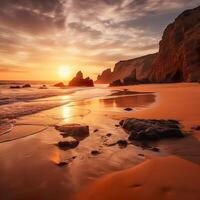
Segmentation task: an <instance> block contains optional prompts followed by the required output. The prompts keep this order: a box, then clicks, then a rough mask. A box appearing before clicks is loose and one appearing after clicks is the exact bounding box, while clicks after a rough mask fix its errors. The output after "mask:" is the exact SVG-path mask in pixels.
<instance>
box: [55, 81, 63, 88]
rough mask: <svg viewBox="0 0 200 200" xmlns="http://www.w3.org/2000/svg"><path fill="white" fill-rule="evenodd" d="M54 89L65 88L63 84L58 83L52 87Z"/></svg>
mask: <svg viewBox="0 0 200 200" xmlns="http://www.w3.org/2000/svg"><path fill="white" fill-rule="evenodd" d="M54 87H60V88H63V87H65V84H64V83H63V82H59V83H56V84H55V85H54Z"/></svg>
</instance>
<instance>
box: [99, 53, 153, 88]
mask: <svg viewBox="0 0 200 200" xmlns="http://www.w3.org/2000/svg"><path fill="white" fill-rule="evenodd" d="M155 57H156V54H150V55H147V56H142V57H139V58H134V59H130V60H123V61H120V62H118V63H116V64H115V66H114V70H113V72H111V70H110V69H107V70H105V71H104V72H103V73H102V75H98V77H97V81H96V82H97V83H110V86H121V85H126V84H127V85H130V84H134V83H135V82H137V84H138V82H140V81H143V80H147V79H148V76H149V73H150V72H151V68H152V66H151V64H152V62H153V61H154V59H155Z"/></svg>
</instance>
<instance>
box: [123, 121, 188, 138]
mask: <svg viewBox="0 0 200 200" xmlns="http://www.w3.org/2000/svg"><path fill="white" fill-rule="evenodd" d="M120 125H121V126H122V128H123V129H124V130H125V131H126V132H127V133H128V134H129V140H159V139H162V138H171V137H183V136H184V133H183V132H182V131H181V130H180V127H179V122H177V121H175V120H151V119H136V118H129V119H126V120H122V121H120Z"/></svg>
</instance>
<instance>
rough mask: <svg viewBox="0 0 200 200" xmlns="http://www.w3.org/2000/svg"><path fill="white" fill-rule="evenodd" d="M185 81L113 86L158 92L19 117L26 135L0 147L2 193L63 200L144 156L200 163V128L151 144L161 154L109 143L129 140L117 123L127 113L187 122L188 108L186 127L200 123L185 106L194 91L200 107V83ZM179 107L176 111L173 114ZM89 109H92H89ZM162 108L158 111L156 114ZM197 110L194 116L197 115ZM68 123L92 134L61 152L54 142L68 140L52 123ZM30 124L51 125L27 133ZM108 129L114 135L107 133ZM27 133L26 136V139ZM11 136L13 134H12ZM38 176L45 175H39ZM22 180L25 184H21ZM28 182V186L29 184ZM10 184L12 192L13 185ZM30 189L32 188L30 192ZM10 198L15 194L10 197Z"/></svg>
mask: <svg viewBox="0 0 200 200" xmlns="http://www.w3.org/2000/svg"><path fill="white" fill-rule="evenodd" d="M186 85H187V87H186ZM186 85H183V84H174V85H171V86H170V87H169V85H167V84H166V85H165V86H164V87H163V86H160V85H159V84H158V85H153V86H148V87H146V86H129V87H124V88H121V87H120V88H114V89H113V90H115V89H117V90H123V89H125V88H127V89H128V90H130V91H131V90H132V91H138V92H155V93H154V97H155V98H153V97H151V96H149V94H148V95H146V96H145V95H144V96H143V97H141V96H142V95H138V96H137V95H135V97H129V96H125V97H123V96H121V97H120V96H119V97H118V98H115V97H114V96H110V97H108V96H106V98H105V97H104V98H102V97H96V98H92V99H84V100H80V101H76V102H73V103H71V104H67V105H64V106H60V107H56V108H53V109H50V110H46V111H42V112H40V113H37V114H34V115H29V116H24V117H21V118H20V119H18V120H17V121H16V123H17V124H24V125H25V124H27V126H24V127H22V129H19V130H17V133H16V134H22V135H25V137H24V138H23V139H18V140H14V141H12V142H6V143H2V144H1V147H0V151H1V156H0V164H1V165H0V171H1V173H0V175H1V177H2V180H1V181H0V186H1V190H0V192H1V193H2V192H3V193H2V194H3V195H6V194H9V191H12V192H13V195H14V194H15V195H19V194H18V191H20V193H21V194H20V195H19V196H18V197H19V198H20V199H27V198H29V199H38V198H46V199H50V200H51V199H54V198H53V197H55V195H56V196H57V199H59V200H62V199H63V200H64V199H69V198H70V197H71V195H72V194H75V193H79V192H80V191H81V190H82V186H83V185H88V184H90V183H93V181H95V180H98V178H99V177H102V176H104V175H106V174H108V176H109V174H111V176H112V173H113V172H114V173H115V171H119V172H120V171H121V170H126V169H129V168H131V167H133V166H138V164H140V163H145V162H146V160H151V159H156V158H159V157H163V158H165V157H166V156H170V155H176V156H178V157H181V158H182V159H186V160H190V161H191V162H193V163H198V161H199V160H200V154H199V153H198V148H199V140H198V138H200V137H199V132H196V133H195V134H191V135H189V136H187V137H185V138H183V139H180V140H176V139H170V140H163V141H160V142H155V143H154V144H152V145H153V146H155V147H157V148H159V149H160V151H159V152H154V151H152V150H149V149H143V148H141V146H137V145H134V144H129V145H128V146H127V147H126V148H120V146H118V145H114V146H109V145H110V144H112V143H115V142H117V141H118V140H127V137H128V134H127V133H125V132H124V131H123V130H122V129H121V128H120V127H118V126H116V125H118V123H119V120H121V119H123V118H126V117H136V118H141V119H142V118H146V119H148V118H153V119H156V118H157V119H161V118H162V119H163V118H166V119H175V118H176V117H177V118H179V117H180V118H181V119H179V120H180V121H181V123H183V124H184V123H185V122H187V119H188V118H187V116H186V117H185V116H184V115H183V113H182V112H181V110H180V108H182V107H184V108H185V110H184V112H186V113H188V115H189V116H190V121H189V123H188V124H184V127H185V128H186V127H187V126H188V128H189V127H190V126H191V125H192V126H194V125H197V124H199V122H200V121H198V120H196V119H197V118H198V117H199V116H200V111H199V110H198V109H196V110H190V107H189V106H188V105H186V104H190V103H191V99H192V96H191V93H194V94H195V95H194V96H193V98H195V97H196V98H195V101H194V102H193V104H195V105H196V104H197V105H198V102H200V101H199V100H200V95H199V94H198V93H197V91H198V89H199V86H198V87H196V85H195V84H186ZM174 91H175V92H176V93H177V94H178V95H176V96H175V97H174V98H173V97H172V96H170V95H169V94H170V93H171V92H172V93H174ZM185 95H188V97H187V96H186V97H187V101H186V102H185V103H184V102H183V101H180V99H183V97H184V98H186V97H185ZM107 98H108V100H107ZM109 98H110V99H109ZM163 98H164V99H163ZM172 102H173V104H174V105H173V107H171V108H169V109H168V108H167V107H168V106H169V105H171V103H172ZM129 103H130V105H131V104H132V105H135V106H138V108H137V109H134V110H133V111H130V112H128V111H125V110H124V108H126V107H127V105H129ZM138 103H139V104H138ZM177 104H178V105H177ZM176 106H177V108H178V109H177V112H176V113H170V112H171V111H172V110H173V108H175V107H176ZM128 107H129V106H128ZM133 108H134V106H133ZM89 110H90V112H88V111H89ZM158 110H159V112H155V111H158ZM168 111H170V112H168ZM194 113H196V114H195V115H193V114H194ZM180 114H181V115H180ZM178 116H179V117H178ZM65 123H80V124H82V125H88V126H89V128H90V135H89V136H88V137H86V138H84V139H83V140H81V141H80V144H79V145H78V147H76V148H74V149H69V150H66V151H63V150H61V149H59V148H58V147H57V145H56V144H57V143H58V142H59V141H62V140H63V139H64V138H63V137H62V135H60V132H59V131H57V130H55V128H54V125H62V124H65ZM28 124H29V125H28ZM31 125H35V126H36V127H35V128H36V129H37V128H38V127H37V125H46V126H48V128H47V129H46V130H44V131H42V132H40V133H38V134H35V135H32V136H28V133H29V132H30V131H31ZM185 125H186V126H185ZM108 133H110V134H111V135H110V136H107V134H108ZM26 134H27V136H28V137H26ZM11 135H13V132H12V134H11ZM92 151H98V152H99V154H98V155H92V153H91V152H92ZM183 155H184V156H183ZM72 158H74V159H72ZM30 163H32V165H30ZM59 163H68V164H67V165H65V166H62V167H61V166H58V164H59ZM8 171H9V172H12V173H13V175H12V176H10V175H8ZM22 171H26V172H27V174H26V175H27V176H24V175H23V173H22ZM39 174H42V175H41V176H39ZM19 179H20V180H21V185H18V184H17V180H19ZM28 180H29V181H28ZM30 180H31V182H30ZM27 181H28V187H25V185H26V183H27ZM11 182H12V185H13V186H14V188H15V189H14V190H13V189H11V188H10V187H9V183H11ZM44 183H45V186H43V187H37V185H41V184H44ZM29 188H31V191H30V190H29ZM37 194H40V196H37ZM3 197H5V196H3ZM7 199H12V198H11V196H7Z"/></svg>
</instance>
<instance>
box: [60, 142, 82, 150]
mask: <svg viewBox="0 0 200 200" xmlns="http://www.w3.org/2000/svg"><path fill="white" fill-rule="evenodd" d="M78 145H79V141H78V140H67V141H60V142H58V147H59V148H60V149H64V150H67V149H74V148H76V147H77V146H78Z"/></svg>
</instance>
